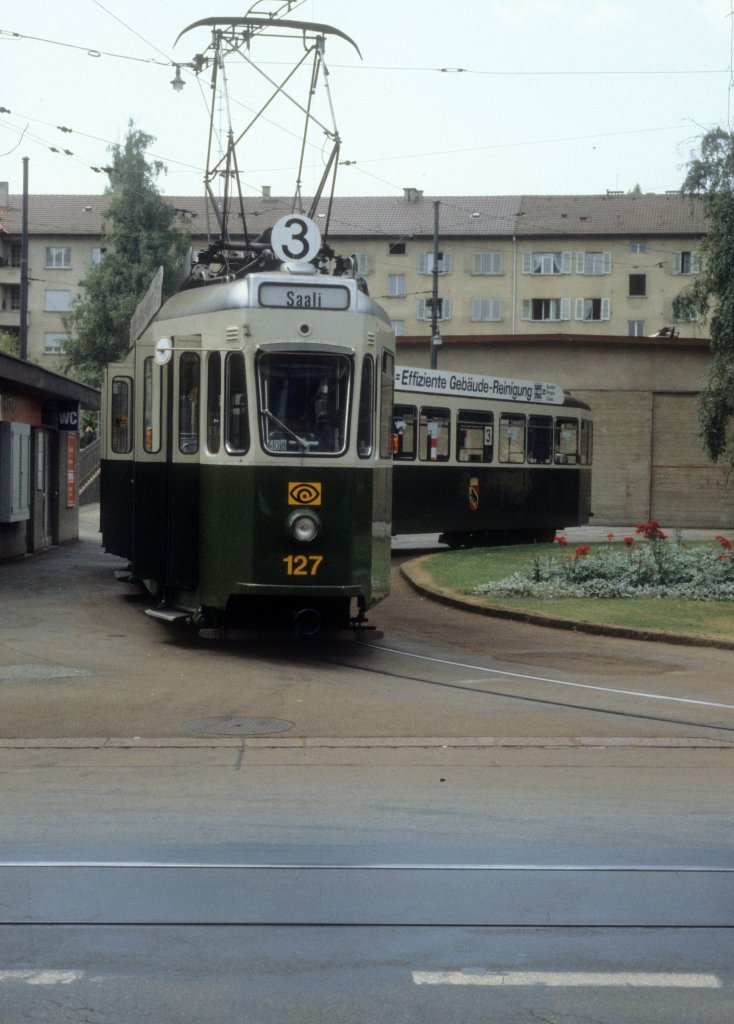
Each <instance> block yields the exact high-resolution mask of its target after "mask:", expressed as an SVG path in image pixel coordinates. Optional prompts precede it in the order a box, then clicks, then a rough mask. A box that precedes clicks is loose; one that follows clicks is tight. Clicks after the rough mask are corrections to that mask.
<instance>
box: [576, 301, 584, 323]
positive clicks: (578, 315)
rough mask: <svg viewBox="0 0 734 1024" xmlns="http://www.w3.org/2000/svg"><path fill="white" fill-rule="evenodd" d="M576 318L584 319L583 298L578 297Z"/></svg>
mask: <svg viewBox="0 0 734 1024" xmlns="http://www.w3.org/2000/svg"><path fill="white" fill-rule="evenodd" d="M576 319H577V320H583V319H584V300H583V299H576Z"/></svg>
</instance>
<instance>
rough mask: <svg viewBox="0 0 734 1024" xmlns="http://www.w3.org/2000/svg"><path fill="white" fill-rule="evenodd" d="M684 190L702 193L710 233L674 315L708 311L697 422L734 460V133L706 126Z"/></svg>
mask: <svg viewBox="0 0 734 1024" xmlns="http://www.w3.org/2000/svg"><path fill="white" fill-rule="evenodd" d="M682 191H683V193H684V194H685V195H688V196H691V197H699V198H703V200H704V201H705V203H706V213H707V219H708V234H707V235H706V237H705V238H704V239H703V240H702V241H701V243H700V248H699V273H698V275H697V277H696V280H695V281H694V282H693V284H692V285H691V287H690V288H688V289H687V290H686V291H685V292H683V294H682V295H680V296H679V297H678V299H677V300H676V301H675V303H674V312H675V315H676V317H679V318H681V319H685V318H687V317H689V316H690V315H692V314H693V313H695V312H698V314H699V315H700V316H702V317H707V316H708V314H709V311H710V310H713V312H712V313H711V317H710V322H709V333H710V337H711V364H710V367H709V373H708V380H707V383H706V386H705V388H704V390H703V392H702V393H701V404H700V410H699V423H700V427H701V436H702V437H703V441H704V447H705V448H706V451H707V453H708V454H709V456H710V457H711V458H712V459H713V460H714V461H719V460H721V459H726V460H727V461H728V462H729V463H730V465H732V466H734V431H733V430H732V425H733V424H734V133H732V132H728V131H725V130H724V129H723V128H715V129H713V130H712V131H710V132H707V133H706V135H704V136H703V139H702V140H701V149H700V156H698V157H697V158H695V159H693V160H691V162H690V164H689V166H688V173H687V175H686V179H685V181H684V183H683V189H682Z"/></svg>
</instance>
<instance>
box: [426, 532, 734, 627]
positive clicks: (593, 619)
mask: <svg viewBox="0 0 734 1024" xmlns="http://www.w3.org/2000/svg"><path fill="white" fill-rule="evenodd" d="M616 546H617V545H615V547H616ZM591 547H592V550H593V549H594V548H596V547H605V548H606V547H608V545H607V544H604V545H595V544H592V545H591ZM619 547H622V545H621V544H620V545H619ZM559 554H560V552H559V549H558V545H557V544H534V545H532V546H528V545H525V546H518V547H507V548H469V549H465V550H461V551H446V552H441V553H439V554H436V555H430V556H428V557H427V558H424V559H422V560H421V571H422V572H423V573H424V574H425V575H426V576H427V577H428V578H429V579H430V580H432V581H433V582H434V583H435V584H436V585H437V586H438V587H439V588H440V589H442V590H448V591H453V592H455V593H457V594H459V595H472V590H473V588H474V587H475V586H477V585H478V584H480V583H488V582H490V581H491V580H501V579H505V577H506V576H510V575H511V574H512V573H514V572H517V571H519V570H523V569H528V568H530V567H531V566H532V563H533V559H534V558H537V557H542V558H547V557H558V556H559ZM472 600H473V601H475V602H478V603H482V604H485V605H486V606H487V607H488V608H489V607H494V608H501V609H509V610H512V611H516V612H519V613H523V614H531V613H533V614H538V615H549V616H553V617H554V618H564V619H570V620H573V621H576V622H584V623H594V624H601V625H611V626H620V627H624V628H630V629H638V630H640V629H641V630H653V631H655V632H661V633H670V634H677V635H683V634H685V635H689V636H694V637H699V638H701V637H711V638H716V639H720V640H729V641H732V642H734V602H731V601H679V600H672V599H667V598H664V599H660V598H658V599H655V598H625V599H618V600H617V599H610V600H601V599H592V598H578V597H575V598H553V599H542V598H533V597H497V596H495V595H492V596H491V597H490V596H486V597H485V596H482V595H477V594H474V595H472Z"/></svg>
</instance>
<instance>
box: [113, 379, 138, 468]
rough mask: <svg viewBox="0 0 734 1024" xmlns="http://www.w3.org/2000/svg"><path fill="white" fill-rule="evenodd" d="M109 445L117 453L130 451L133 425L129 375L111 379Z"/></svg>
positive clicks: (131, 386)
mask: <svg viewBox="0 0 734 1024" xmlns="http://www.w3.org/2000/svg"><path fill="white" fill-rule="evenodd" d="M110 404H111V409H110V412H111V414H112V423H111V424H110V427H111V445H112V451H113V452H116V453H117V454H118V455H126V454H127V453H128V452H131V451H132V437H133V435H132V425H133V415H132V411H133V382H132V380H131V378H130V377H114V378H113V380H112V401H111V403H110Z"/></svg>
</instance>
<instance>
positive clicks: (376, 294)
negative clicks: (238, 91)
mask: <svg viewBox="0 0 734 1024" xmlns="http://www.w3.org/2000/svg"><path fill="white" fill-rule="evenodd" d="M167 201H168V202H170V203H171V204H172V205H173V206H174V207H175V208H176V209H178V210H180V211H185V213H186V215H187V221H186V223H187V224H190V225H191V231H192V245H193V247H194V249H195V250H196V249H197V248H199V247H204V246H205V245H206V244H207V240H208V237H209V233H210V231H211V233H212V234H216V226H215V223H214V219H213V218H212V217H211V212H210V211H209V209H208V206H207V203H206V202H205V201H204V200H203V199H202V198H199V197H192V196H176V197H167ZM108 202H109V197H108V196H99V195H96V196H88V195H85V196H68V195H67V196H31V197H30V198H29V209H28V221H29V277H30V282H29V290H28V296H29V299H28V357H29V359H31V360H33V361H35V362H37V363H40V364H41V365H43V366H47V367H49V368H52V369H53V368H54V367H56V366H57V365H58V353H59V351H60V349H61V348H62V347H63V344H64V341H65V332H64V314H65V312H66V311H67V310H68V309H69V308H70V306H71V303H72V302H73V301H74V298H75V297H76V296H77V295H78V294H79V293H80V285H79V282H80V280H81V278H82V277H83V275H84V273H85V271H86V269H87V268H88V267H89V266H90V264H92V263H94V262H95V261H97V260H99V259H102V258H103V256H104V245H105V242H104V235H103V228H104V222H103V213H104V211H105V209H106V206H107V203H108ZM437 202H438V207H437V206H436V203H437ZM21 205H22V204H21V199H20V197H19V196H17V195H8V196H7V199H4V196H3V192H2V185H0V332H2V331H4V332H8V331H10V332H16V331H17V329H18V325H19V317H20V308H19V303H20V231H21V212H22V211H21ZM291 210H292V206H291V202H290V200H288V199H282V198H275V197H273V196H271V194H270V190H269V189H268V188H263V190H262V194H261V195H260V196H257V197H255V198H250V199H248V200H247V201H246V203H245V219H246V222H247V230H248V232H249V234H250V235H251V236H252V235H258V234H261V233H262V232H263V231H265V229H267V228H268V227H270V226H271V225H272V224H273V223H275V221H276V220H277V219H278V218H279V217H281V216H283V215H285V214H286V213H290V212H291ZM327 212H328V211H327V206H326V203H324V204H322V205H321V206H320V207H319V208H318V210H317V212H316V215H315V219H316V222H317V224H319V225H325V224H326V220H327ZM436 221H437V222H438V231H437V232H436ZM238 227H239V224H238V219H237V218H235V220H234V221H230V231H231V234H232V235H233V237H235V238H236V237H237V230H238ZM705 230H706V225H705V218H704V213H703V208H702V205H701V204H700V203H697V202H693V201H691V200H690V199H688V198H686V197H684V196H682V195H680V194H678V193H674V194H665V195H644V194H643V195H633V194H618V193H608V194H605V195H591V196H576V195H574V196H543V195H534V196H442V197H428V196H424V195H423V194H422V193H421V192H420V191H419V190H417V189H405V190H404V191H403V193H402V194H400V195H395V196H367V197H343V198H336V199H335V200H334V201H333V204H332V208H331V212H330V218H329V235H328V241H329V244H330V245H331V246H332V247H333V249H334V250H335V252H336V253H338V254H342V255H346V254H351V255H353V256H354V258H355V259H356V260H357V263H358V267H359V269H360V271H361V273H362V274H363V275H364V277H365V280H366V282H367V285H368V288H369V291H370V294H371V295H372V296H373V298H375V299H376V300H377V301H378V302H379V303H380V304H381V305H382V306H383V307H384V309H385V310H386V312H387V314H388V316H389V317H390V319H391V321H392V322H393V324H394V327H395V331H396V334H397V335H398V359H399V361H402V362H403V363H408V364H413V365H428V363H429V360H430V350H431V334H432V315H433V310H432V308H431V300H432V291H433V286H434V275H433V265H434V252H435V251H436V250H437V251H438V261H437V268H438V274H437V275H436V279H437V286H438V299H439V303H438V309H437V316H438V324H437V327H438V332H439V335H440V342H441V346H440V348H438V349H437V351H438V365H439V366H441V367H443V368H451V369H457V370H465V371H470V372H478V373H491V374H495V375H498V376H514V377H526V378H529V379H534V380H538V379H546V380H550V381H553V382H556V383H559V384H561V385H562V386H564V387H566V388H568V389H570V390H572V391H573V392H574V393H575V394H577V395H578V396H579V397H581V398H584V399H585V400H587V401H588V402H589V404H590V405H591V406H592V408H593V409H594V412H595V420H596V424H597V431H596V453H597V457H596V463H595V466H596V468H595V474H594V511H595V515H596V517H597V520H598V521H600V522H604V523H608V524H620V525H629V524H630V523H632V524H634V523H636V522H640V521H642V520H643V519H647V518H650V517H651V516H655V517H656V518H658V519H660V521H661V522H663V523H665V524H666V525H667V526H669V527H675V526H681V527H683V526H691V525H698V526H706V527H715V528H720V529H726V528H729V527H732V526H734V492H733V491H732V488H731V486H730V485H729V484H728V483H727V481H726V479H725V477H724V473H723V470H721V469H720V468H719V467H716V466H712V465H711V464H710V462H709V461H708V459H707V458H706V456H705V455H704V453H703V449H702V447H701V441H700V438H699V436H698V424H697V401H698V393H699V391H700V389H701V387H702V386H703V384H704V382H705V379H706V372H707V367H708V363H709V344H708V338H707V329H706V324H705V323H704V322H703V321H699V320H697V319H693V320H687V321H685V322H681V321H678V320H676V319H675V316H674V313H673V301H674V299H675V297H676V296H677V295H678V294H680V292H681V291H683V290H684V289H685V288H686V287H687V286H688V285H689V284H690V283H691V281H692V280H693V279H694V276H695V274H696V273H697V271H698V249H699V244H700V240H701V238H702V237H703V236H704V234H705ZM436 239H437V243H436Z"/></svg>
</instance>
